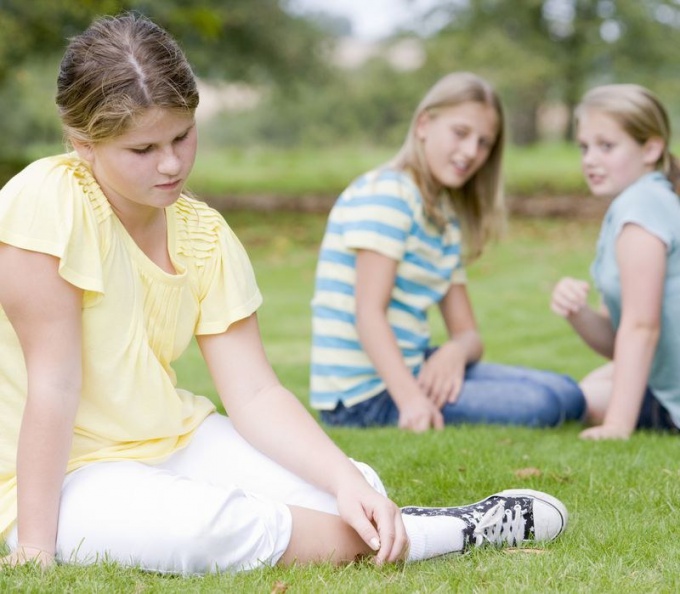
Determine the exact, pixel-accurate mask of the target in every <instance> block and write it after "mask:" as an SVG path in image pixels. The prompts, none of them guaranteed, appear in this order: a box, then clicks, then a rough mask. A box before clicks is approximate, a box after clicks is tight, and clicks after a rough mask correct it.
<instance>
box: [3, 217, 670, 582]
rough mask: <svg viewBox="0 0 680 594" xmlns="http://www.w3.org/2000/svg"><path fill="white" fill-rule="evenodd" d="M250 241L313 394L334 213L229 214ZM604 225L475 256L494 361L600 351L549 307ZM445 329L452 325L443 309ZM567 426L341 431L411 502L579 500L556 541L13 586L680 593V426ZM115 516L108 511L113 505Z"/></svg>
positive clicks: (562, 229) (277, 354)
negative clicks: (513, 491)
mask: <svg viewBox="0 0 680 594" xmlns="http://www.w3.org/2000/svg"><path fill="white" fill-rule="evenodd" d="M227 218H228V220H229V222H230V224H231V225H232V227H233V228H234V229H235V230H236V231H237V233H238V235H239V237H240V238H241V240H242V241H243V243H244V245H245V246H246V248H247V249H248V251H249V253H250V255H251V258H252V261H253V263H254V266H255V269H256V272H257V276H258V280H259V283H260V286H261V289H262V292H263V294H264V299H265V301H264V305H263V306H262V308H261V311H260V314H259V318H260V324H261V327H262V332H263V337H264V341H265V345H266V348H267V351H268V353H269V356H270V358H271V360H272V362H273V364H274V366H275V368H276V370H277V372H278V373H279V375H280V377H281V379H282V381H283V382H284V384H286V385H287V386H289V387H290V388H291V389H292V390H293V391H294V392H295V393H296V394H297V395H298V396H299V397H300V398H301V400H302V401H303V402H306V398H307V372H308V368H307V366H308V355H309V329H310V322H309V301H310V299H311V295H312V284H313V269H314V264H315V258H316V250H317V246H318V241H319V240H320V238H321V235H322V232H323V224H324V217H323V216H321V215H301V214H286V213H239V212H231V213H229V214H228V216H227ZM596 234H597V223H596V222H583V221H579V222H574V221H555V220H553V221H548V220H524V221H520V220H514V221H512V222H511V224H510V227H509V232H508V234H507V236H506V237H505V239H504V240H503V241H502V242H500V243H499V244H497V245H494V246H492V247H491V248H490V249H489V250H488V253H486V254H485V255H484V256H483V258H482V260H481V261H480V262H478V263H476V264H474V265H473V266H472V267H471V268H470V291H471V294H472V297H473V301H474V304H475V310H476V314H477V318H478V323H479V325H480V327H481V329H482V332H483V335H484V337H485V342H486V347H487V348H486V358H487V359H488V360H491V361H498V362H506V363H516V364H525V365H532V366H536V367H546V368H552V369H556V370H560V371H564V372H567V373H570V374H573V375H574V376H576V377H580V376H582V375H583V374H584V373H586V372H587V371H588V370H589V369H591V368H592V367H594V366H595V365H598V364H599V363H600V362H601V359H599V358H598V357H596V356H595V355H592V354H590V353H588V351H587V350H586V349H585V347H583V346H581V345H580V343H579V341H578V340H577V339H576V337H575V336H574V335H573V334H572V333H571V332H570V330H569V328H568V326H567V325H566V323H565V322H564V321H563V320H561V319H558V318H557V317H555V316H554V315H552V314H551V313H550V311H549V309H548V301H549V295H550V290H551V287H552V286H553V284H554V283H555V281H556V280H557V279H558V278H559V277H560V276H561V275H564V274H570V275H574V276H582V277H586V276H587V273H588V265H589V262H590V259H591V257H592V253H593V250H594V242H595V238H596ZM433 323H435V325H436V335H437V336H439V337H441V335H442V330H441V326H440V325H439V323H438V321H437V320H433ZM177 370H178V375H179V378H180V383H181V384H182V385H184V386H186V387H191V389H193V390H194V391H196V392H201V393H204V394H206V395H208V396H210V397H212V398H214V391H213V389H212V386H211V384H210V382H209V379H208V378H207V374H206V372H205V368H204V367H203V366H202V364H201V362H200V360H199V357H198V354H197V352H196V350H195V348H192V349H191V350H190V351H189V352H188V353H187V354H186V356H185V357H184V358H183V359H182V360H181V361H180V362H178V364H177ZM578 431H579V427H578V426H577V425H570V426H566V427H562V428H559V429H554V430H531V429H523V428H511V427H456V428H448V429H446V430H445V431H443V432H437V433H435V432H431V433H428V434H423V435H412V434H409V433H404V432H400V431H399V430H397V429H393V428H387V429H375V430H349V429H335V430H330V431H329V433H330V434H331V435H332V436H333V438H334V439H335V440H336V441H337V442H338V443H339V444H341V446H342V447H343V448H344V449H345V451H346V452H347V453H348V454H349V455H351V456H353V457H355V458H357V459H361V460H365V461H367V462H370V463H371V464H372V465H373V466H374V467H375V468H376V469H377V470H378V471H379V473H380V474H381V476H382V477H383V479H384V482H385V483H386V485H387V486H388V489H389V490H390V492H391V495H392V497H393V498H394V499H395V501H397V502H398V503H399V504H401V505H408V504H414V503H416V504H423V505H440V504H463V503H468V502H471V501H475V500H477V499H480V498H482V497H483V496H485V495H487V494H490V493H492V492H494V491H498V490H501V489H504V488H509V487H527V488H533V489H540V490H545V491H548V492H550V493H553V494H554V495H556V496H558V497H559V498H560V499H562V500H563V501H564V503H565V504H566V506H567V507H568V509H569V512H570V524H569V527H568V529H567V531H566V533H565V534H564V535H563V536H562V537H561V538H560V539H559V540H557V541H555V542H554V543H550V544H548V545H544V546H535V547H526V548H522V549H505V550H496V549H491V548H488V549H480V550H474V551H472V552H471V553H468V554H466V555H462V556H449V557H444V558H440V559H437V560H434V561H429V562H423V563H419V564H412V565H393V566H386V567H381V568H375V567H373V566H372V565H371V564H370V563H368V562H366V563H359V564H353V565H350V566H348V567H344V568H339V569H338V568H333V567H330V566H327V565H323V566H319V567H311V568H303V567H294V568H272V569H266V570H260V571H254V572H251V573H247V574H240V575H235V576H234V575H218V576H208V577H205V578H177V577H165V576H158V575H153V574H146V573H142V572H139V571H134V570H121V569H120V568H118V567H116V566H114V565H101V566H98V567H93V568H78V567H68V566H62V567H58V568H56V569H54V570H52V571H50V572H48V573H47V574H45V575H44V576H41V575H40V574H39V573H38V572H37V571H36V570H35V569H34V568H30V567H23V568H18V569H16V570H11V571H8V572H4V573H0V591H2V592H22V593H24V592H35V593H42V592H102V593H104V592H107V593H108V592H111V593H114V592H115V593H117V592H135V593H146V592H149V593H151V592H163V593H164V594H165V593H174V592H177V593H180V592H181V593H186V592H225V591H229V592H258V593H259V592H261V593H264V594H266V593H269V592H284V591H286V589H287V591H288V592H289V593H290V594H293V593H294V594H297V593H303V592H309V593H316V592H343V593H344V592H347V593H357V592H381V593H383V592H394V593H403V592H409V593H410V592H428V593H429V592H441V593H445V592H532V593H533V592H584V593H585V592H588V593H590V592H655V593H656V592H669V593H670V592H677V591H680V571H679V570H680V561H679V560H680V539H678V538H677V525H676V523H675V521H674V520H675V516H674V515H673V514H674V513H677V511H678V509H677V508H678V505H680V463H679V462H678V456H677V447H678V446H677V438H676V437H672V436H663V435H655V434H650V433H639V434H636V435H634V436H633V437H632V438H631V439H630V440H629V441H626V442H606V443H593V442H582V441H579V440H578V439H577V434H578ZM102 513H105V512H104V511H103V512H102Z"/></svg>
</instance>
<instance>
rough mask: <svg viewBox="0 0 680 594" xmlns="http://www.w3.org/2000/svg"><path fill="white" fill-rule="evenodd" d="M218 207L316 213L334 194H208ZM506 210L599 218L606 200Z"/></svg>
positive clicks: (512, 200)
mask: <svg viewBox="0 0 680 594" xmlns="http://www.w3.org/2000/svg"><path fill="white" fill-rule="evenodd" d="M204 199H205V201H206V202H208V204H210V205H212V206H214V207H215V208H217V209H218V210H222V211H228V210H255V211H268V210H284V211H290V212H319V213H326V212H328V211H329V210H330V208H331V206H332V205H333V202H334V201H335V196H333V197H328V196H301V197H295V198H291V197H286V196H273V195H265V194H258V195H252V196H219V197H218V196H211V197H205V198H204ZM507 204H508V212H509V213H510V215H511V216H520V217H531V218H533V217H537V218H538V217H541V218H570V219H587V220H593V219H598V220H599V219H601V218H602V217H603V215H604V213H605V211H606V210H607V206H608V205H609V202H608V201H607V200H602V199H598V198H592V197H583V196H532V197H530V198H518V197H508V198H507Z"/></svg>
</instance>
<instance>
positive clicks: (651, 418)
mask: <svg viewBox="0 0 680 594" xmlns="http://www.w3.org/2000/svg"><path fill="white" fill-rule="evenodd" d="M637 428H638V429H654V430H658V431H670V432H671V433H678V432H680V428H678V427H676V426H675V423H673V419H671V415H670V413H669V412H668V411H667V410H666V409H665V408H664V406H663V405H662V404H661V402H659V401H658V400H657V399H656V396H654V392H652V391H651V390H650V389H649V388H647V389H646V390H645V397H644V399H643V400H642V407H641V408H640V416H639V418H638V422H637Z"/></svg>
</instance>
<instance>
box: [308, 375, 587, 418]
mask: <svg viewBox="0 0 680 594" xmlns="http://www.w3.org/2000/svg"><path fill="white" fill-rule="evenodd" d="M585 408H586V402H585V398H584V397H583V393H582V392H581V389H580V388H579V386H578V384H577V383H576V382H575V381H574V380H573V379H571V378H570V377H569V376H566V375H561V374H558V373H553V372H551V371H541V370H538V369H529V368H525V367H515V366H510V365H499V364H496V363H473V364H472V365H468V367H467V369H466V370H465V378H464V382H463V387H462V389H461V391H460V394H459V396H458V400H457V401H456V402H454V403H450V404H445V405H444V407H443V408H442V414H443V416H444V422H445V423H446V424H447V425H458V424H462V423H470V424H480V423H485V424H497V425H523V426H526V427H555V426H557V425H559V424H561V423H563V422H564V421H573V420H580V419H581V418H582V417H583V414H584V412H585ZM320 416H321V420H322V421H324V422H325V423H327V424H328V425H336V426H337V425H342V426H346V427H375V426H387V425H396V424H397V423H398V421H399V410H398V409H397V406H396V404H395V403H394V400H392V397H391V396H390V394H389V392H387V390H384V391H383V392H380V393H379V394H377V395H376V396H374V397H373V398H369V399H368V400H366V401H364V402H360V403H358V404H355V405H354V406H350V407H345V406H344V405H343V404H342V403H339V404H338V406H337V407H336V408H335V410H331V411H326V410H325V411H321V413H320Z"/></svg>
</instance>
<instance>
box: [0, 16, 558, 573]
mask: <svg viewBox="0 0 680 594" xmlns="http://www.w3.org/2000/svg"><path fill="white" fill-rule="evenodd" d="M198 100H199V98H198V93H197V91H196V82H195V79H194V76H193V73H192V71H191V68H190V66H189V64H188V63H187V61H186V58H185V57H184V55H183V54H182V52H181V50H180V48H179V47H178V46H177V44H176V42H175V41H174V40H173V39H172V38H171V37H170V36H169V35H168V34H167V33H166V32H165V31H163V30H162V29H160V28H159V27H157V26H156V25H155V24H153V23H152V22H150V21H149V20H147V19H145V18H142V17H136V16H133V15H122V16H119V17H116V18H103V19H100V20H98V21H96V22H95V23H93V25H92V26H91V27H90V28H89V29H88V30H87V31H85V32H84V33H83V34H81V35H79V36H77V37H75V38H74V39H73V40H72V41H71V43H70V45H69V47H68V49H67V51H66V54H65V56H64V58H63V60H62V64H61V69H60V73H59V78H58V91H57V105H58V107H59V112H60V115H61V118H62V122H63V125H64V130H65V133H66V137H67V139H68V140H69V141H70V143H71V145H72V146H73V148H74V149H75V151H74V152H73V153H71V154H67V155H60V156H55V157H49V158H46V159H42V160H39V161H36V162H35V163H33V164H31V165H30V166H28V167H27V168H26V169H25V170H24V171H23V172H21V173H19V174H18V175H17V176H16V177H15V178H13V179H12V180H11V181H10V182H9V183H8V184H7V185H6V186H5V187H4V188H3V189H2V191H1V193H0V277H2V278H3V279H4V280H3V282H2V283H1V284H0V306H1V308H0V377H2V382H1V383H0V536H1V537H2V538H3V539H4V540H5V541H6V542H7V544H8V545H9V547H10V550H11V553H10V554H9V555H8V556H7V557H5V558H4V559H3V560H2V561H3V564H4V565H8V564H9V565H15V564H18V563H23V562H26V561H35V562H38V563H41V564H43V565H50V564H51V563H53V562H54V560H55V559H56V560H57V561H69V562H77V563H92V562H95V561H96V560H97V559H101V558H104V557H106V558H108V559H111V560H114V561H117V562H119V563H121V564H124V565H132V566H136V567H141V568H144V569H149V570H153V571H159V572H173V573H186V574H193V573H206V572H210V571H225V570H241V569H250V568H254V567H257V566H259V565H267V564H274V563H278V562H281V563H291V562H293V561H296V560H297V561H299V562H313V561H316V560H328V559H330V560H333V561H334V562H343V561H348V560H352V559H354V558H356V557H358V556H361V555H368V554H373V555H375V560H376V562H378V563H382V562H385V561H397V560H401V559H404V560H417V559H423V558H427V557H432V556H436V555H441V554H444V553H448V552H455V551H462V550H463V549H464V548H465V547H466V546H468V545H470V544H481V543H482V542H484V541H491V542H494V543H504V542H510V543H516V542H522V541H524V540H525V539H529V538H535V539H539V540H546V539H551V538H554V537H555V536H557V535H558V534H559V533H561V532H562V530H563V529H564V526H565V523H566V510H565V508H564V506H563V505H562V504H561V503H560V502H559V501H558V500H556V499H555V498H553V497H551V496H549V495H546V494H543V493H538V492H534V491H519V490H515V491H504V492H501V493H498V494H495V495H492V496H490V497H488V498H486V499H484V500H482V501H480V502H479V503H477V504H473V505H471V506H467V507H462V508H441V509H423V508H404V509H399V508H398V507H397V506H396V505H395V504H394V503H393V502H392V501H390V500H389V499H388V498H387V497H386V496H385V492H384V489H383V486H382V483H381V482H380V479H379V478H378V477H377V475H376V474H375V472H373V471H372V470H371V469H370V468H369V467H367V466H366V465H364V464H361V463H353V461H351V460H350V459H349V458H347V457H346V456H345V455H344V454H343V453H342V452H341V451H340V450H339V449H338V448H337V447H335V445H334V444H333V443H332V442H331V441H330V440H329V439H328V438H327V436H326V435H325V433H324V432H323V431H322V430H321V429H320V428H319V427H318V425H317V424H316V422H315V421H314V419H313V418H312V417H311V416H310V415H309V414H308V413H307V412H306V410H305V409H304V407H303V406H302V405H301V404H300V403H299V401H298V400H297V399H296V398H295V397H294V396H293V395H292V394H291V393H290V392H288V391H287V390H286V389H284V388H283V387H282V386H281V385H280V383H279V381H278V379H277V378H276V376H275V374H274V372H273V371H272V369H271V367H270V365H269V363H268V361H267V359H266V358H265V354H264V351H263V348H262V343H261V340H260V335H259V331H258V327H257V321H256V317H255V312H256V310H257V308H258V306H259V305H260V303H261V301H262V297H261V295H260V292H259V290H258V288H257V284H256V282H255V278H254V274H253V271H252V269H251V266H250V263H249V261H248V258H247V256H246V254H245V252H244V250H243V248H242V246H241V244H240V243H239V242H238V240H237V238H236V237H235V236H234V234H233V233H232V232H231V230H230V229H229V227H228V226H227V224H226V223H225V221H224V220H223V219H222V217H221V216H220V215H219V214H218V213H217V212H216V211H214V210H212V209H211V208H209V207H208V206H206V205H205V204H203V203H201V202H199V201H196V200H194V199H192V198H189V197H188V196H186V195H185V194H183V193H182V189H183V186H184V183H185V181H186V179H187V177H188V176H189V172H190V170H191V168H192V165H193V161H194V157H195V154H196V128H195V122H194V111H195V108H196V106H197V105H198ZM193 336H196V337H197V340H198V343H199V346H200V349H201V351H202V354H203V356H204V358H205V360H206V362H207V365H208V368H209V370H210V373H211V376H212V379H213V381H214V383H215V386H216V388H217V392H218V393H219V396H220V398H221V401H222V402H223V403H224V407H225V409H226V411H227V413H228V415H229V418H227V417H226V416H224V415H220V414H217V413H216V412H215V410H214V406H213V405H212V403H211V402H210V401H209V400H207V399H206V398H204V397H201V396H196V395H194V394H191V393H189V392H187V391H185V390H182V389H180V388H178V387H177V386H176V381H175V375H174V373H173V370H172V367H171V364H172V362H173V361H174V360H176V359H177V358H178V357H179V356H180V355H181V353H182V352H183V351H184V349H185V348H186V346H187V345H188V343H189V341H190V340H191V338H192V337H193Z"/></svg>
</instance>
